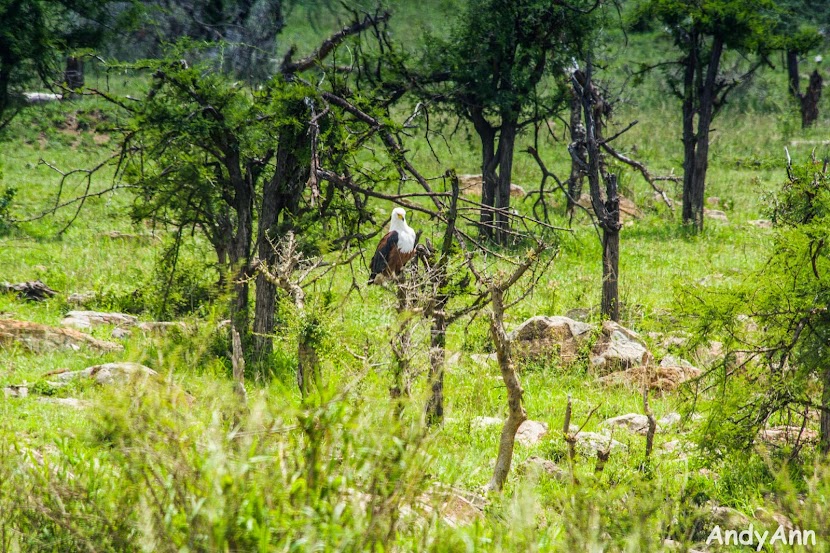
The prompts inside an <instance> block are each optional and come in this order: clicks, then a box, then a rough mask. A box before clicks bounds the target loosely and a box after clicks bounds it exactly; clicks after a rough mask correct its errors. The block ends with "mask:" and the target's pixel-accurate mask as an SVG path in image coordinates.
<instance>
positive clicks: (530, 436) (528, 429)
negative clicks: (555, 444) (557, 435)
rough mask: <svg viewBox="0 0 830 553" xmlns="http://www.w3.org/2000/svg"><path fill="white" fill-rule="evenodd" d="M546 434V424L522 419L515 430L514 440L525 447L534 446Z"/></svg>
mask: <svg viewBox="0 0 830 553" xmlns="http://www.w3.org/2000/svg"><path fill="white" fill-rule="evenodd" d="M547 435H548V425H547V423H544V422H539V421H531V420H526V421H524V422H523V423H522V424H521V426H519V429H518V430H517V431H516V441H517V442H519V443H520V444H522V445H523V446H525V447H531V446H534V445H536V444H538V443H540V442H541V441H542V439H543V438H544V437H545V436H547Z"/></svg>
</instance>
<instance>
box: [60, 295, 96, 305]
mask: <svg viewBox="0 0 830 553" xmlns="http://www.w3.org/2000/svg"><path fill="white" fill-rule="evenodd" d="M96 298H97V295H96V294H95V292H74V293H72V294H69V295H68V296H67V297H66V303H68V304H70V305H78V306H83V305H86V304H88V303H92V302H93V301H95V299H96Z"/></svg>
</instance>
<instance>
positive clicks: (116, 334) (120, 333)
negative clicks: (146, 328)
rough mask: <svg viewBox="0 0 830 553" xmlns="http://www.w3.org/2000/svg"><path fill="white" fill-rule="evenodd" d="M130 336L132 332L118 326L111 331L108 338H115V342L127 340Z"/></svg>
mask: <svg viewBox="0 0 830 553" xmlns="http://www.w3.org/2000/svg"><path fill="white" fill-rule="evenodd" d="M132 335H133V333H132V332H130V331H129V330H128V329H126V328H121V327H120V326H117V327H115V328H113V329H112V334H110V336H111V337H112V338H115V339H116V340H126V339H127V338H129V337H130V336H132Z"/></svg>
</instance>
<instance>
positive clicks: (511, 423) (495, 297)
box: [487, 284, 527, 490]
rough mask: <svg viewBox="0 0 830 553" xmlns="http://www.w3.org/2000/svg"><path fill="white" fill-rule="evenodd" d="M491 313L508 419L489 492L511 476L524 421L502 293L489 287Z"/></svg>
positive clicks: (495, 288)
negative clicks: (505, 393) (520, 429)
mask: <svg viewBox="0 0 830 553" xmlns="http://www.w3.org/2000/svg"><path fill="white" fill-rule="evenodd" d="M490 297H491V302H492V310H491V311H490V336H491V337H492V338H493V342H494V344H495V346H496V357H497V359H498V362H499V368H500V369H501V377H502V380H504V385H505V386H506V387H507V405H508V408H509V410H508V415H507V420H506V421H505V422H504V427H502V430H501V437H500V438H499V453H498V456H497V457H496V467H495V468H494V469H493V477H492V478H491V479H490V482H489V483H488V484H487V488H488V489H490V490H501V489H502V488H503V487H504V483H505V481H506V480H507V475H508V474H509V473H510V465H511V464H512V463H513V446H514V444H515V440H516V432H517V431H518V430H519V427H520V426H521V425H522V423H523V422H524V421H526V420H527V412H526V411H525V408H524V405H522V395H523V394H524V390H522V386H521V384H520V383H519V377H518V375H517V374H516V368H515V367H514V365H513V356H512V354H511V352H510V340H509V339H508V338H507V333H506V332H505V331H504V290H503V289H502V288H501V287H500V286H499V285H497V284H493V285H492V286H491V287H490Z"/></svg>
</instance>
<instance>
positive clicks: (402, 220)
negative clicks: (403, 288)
mask: <svg viewBox="0 0 830 553" xmlns="http://www.w3.org/2000/svg"><path fill="white" fill-rule="evenodd" d="M417 240H418V238H417V235H416V234H415V231H414V230H412V227H410V226H409V225H407V224H406V211H404V209H403V208H401V207H396V208H395V209H393V210H392V219H391V221H390V223H389V232H387V233H386V235H385V236H384V237H383V238H381V239H380V243H379V244H378V247H377V250H375V255H374V256H373V257H372V265H371V270H372V274H371V275H369V284H380V283H381V282H383V280H384V278H389V277H392V276H395V275H397V274H398V273H400V272H401V270H402V269H403V267H404V265H406V263H407V262H408V261H409V260H410V259H412V257H413V256H414V255H415V242H417Z"/></svg>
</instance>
